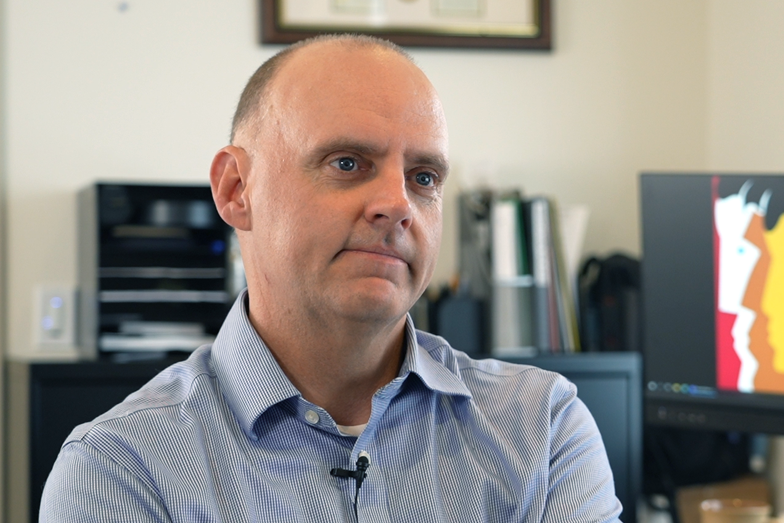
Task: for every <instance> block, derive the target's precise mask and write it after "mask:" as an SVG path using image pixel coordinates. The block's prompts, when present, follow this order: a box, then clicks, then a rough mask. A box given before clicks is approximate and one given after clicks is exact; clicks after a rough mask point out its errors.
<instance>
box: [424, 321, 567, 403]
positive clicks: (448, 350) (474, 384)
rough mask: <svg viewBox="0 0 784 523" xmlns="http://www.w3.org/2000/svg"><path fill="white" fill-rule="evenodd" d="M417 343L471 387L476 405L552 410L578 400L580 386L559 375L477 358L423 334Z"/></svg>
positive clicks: (430, 335)
mask: <svg viewBox="0 0 784 523" xmlns="http://www.w3.org/2000/svg"><path fill="white" fill-rule="evenodd" d="M417 343H418V344H419V346H420V347H421V348H422V349H424V350H425V351H426V352H427V354H428V355H429V356H430V358H432V359H433V360H435V361H436V362H437V363H438V364H440V365H441V366H443V367H444V368H445V369H446V370H447V371H448V372H450V373H451V374H453V375H454V376H455V377H457V378H458V379H459V380H460V381H461V382H462V383H463V384H464V385H465V386H466V388H468V390H469V391H470V392H471V395H472V397H473V399H474V401H475V402H478V403H487V404H488V406H494V407H495V408H504V407H508V406H510V405H514V406H515V407H516V408H519V407H520V406H521V405H522V406H525V407H526V408H531V407H532V406H538V407H540V408H542V409H546V410H547V411H552V410H554V409H558V408H559V406H563V405H566V404H569V403H571V402H572V401H573V400H575V399H576V397H577V389H576V387H575V386H574V385H573V384H572V383H571V382H569V381H568V380H567V379H566V378H564V377H563V376H561V375H560V374H558V373H555V372H551V371H547V370H543V369H540V368H538V367H534V366H532V365H525V364H518V363H509V362H505V361H501V360H497V359H493V358H484V359H475V358H472V357H470V356H469V355H467V354H466V353H464V352H461V351H458V350H455V349H453V348H452V347H451V346H450V345H449V343H448V342H447V341H446V340H445V339H443V338H441V337H440V336H435V335H433V334H429V333H426V332H422V331H417Z"/></svg>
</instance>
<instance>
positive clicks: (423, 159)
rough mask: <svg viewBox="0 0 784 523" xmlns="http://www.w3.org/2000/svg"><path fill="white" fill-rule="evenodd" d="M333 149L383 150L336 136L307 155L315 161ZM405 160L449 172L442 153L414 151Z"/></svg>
mask: <svg viewBox="0 0 784 523" xmlns="http://www.w3.org/2000/svg"><path fill="white" fill-rule="evenodd" d="M335 151H353V152H356V153H358V154H362V155H364V156H378V155H382V154H384V152H385V150H384V148H382V147H376V146H375V145H373V144H371V143H368V142H362V141H359V140H354V139H351V138H336V139H334V140H330V141H328V142H325V143H323V144H321V145H319V146H318V147H316V148H315V149H314V150H313V151H312V152H311V154H310V155H309V156H310V158H311V161H313V162H314V163H316V162H319V161H321V159H323V158H324V157H326V156H327V155H329V154H331V153H333V152H335ZM406 161H408V162H411V163H415V164H421V165H426V166H430V167H432V168H434V169H436V170H437V171H439V172H440V173H442V174H443V175H446V174H448V173H449V161H448V160H447V159H446V157H445V156H444V155H442V154H431V153H427V152H419V151H414V152H412V153H411V154H407V155H406Z"/></svg>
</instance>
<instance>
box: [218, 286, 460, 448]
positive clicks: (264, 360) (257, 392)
mask: <svg viewBox="0 0 784 523" xmlns="http://www.w3.org/2000/svg"><path fill="white" fill-rule="evenodd" d="M247 296H248V291H247V290H245V291H243V292H242V293H241V294H240V295H239V296H238V297H237V300H236V301H235V302H234V306H233V307H232V308H231V310H230V311H229V313H228V315H227V316H226V320H225V321H224V322H223V326H222V327H221V329H220V331H219V332H218V335H217V337H216V338H215V342H214V343H213V346H212V362H213V366H214V369H215V374H216V375H217V377H218V382H219V384H220V388H221V391H222V393H223V395H224V397H225V398H226V401H227V402H228V404H229V406H230V407H231V409H232V411H233V412H234V415H235V416H236V417H237V421H238V422H239V424H240V427H241V428H242V430H243V432H245V434H246V436H247V437H248V438H250V439H253V440H256V439H258V437H257V436H256V434H255V431H254V425H255V423H256V420H258V418H259V416H261V415H262V414H263V413H264V412H265V411H266V410H267V409H268V408H270V407H272V406H273V405H276V404H278V403H280V402H282V401H285V400H287V399H289V398H294V397H298V396H300V392H299V390H297V388H296V387H295V386H294V385H293V384H292V383H291V381H290V380H289V379H288V377H287V376H286V374H285V373H284V372H283V370H282V369H281V368H280V365H278V362H277V360H275V357H274V356H273V355H272V353H271V352H270V350H269V348H268V347H267V345H266V344H265V343H264V340H262V339H261V337H260V336H259V334H258V333H257V332H256V329H255V328H254V327H253V325H252V324H251V322H250V319H249V317H248V299H247ZM410 374H416V375H417V376H418V377H419V378H420V380H421V381H422V383H423V384H424V385H425V386H426V387H427V388H428V389H430V390H431V391H435V392H440V393H443V394H447V395H459V396H467V397H471V393H470V392H469V391H468V388H467V387H466V386H465V384H464V383H463V382H462V381H461V380H460V378H459V377H458V376H456V375H455V374H454V373H453V372H452V371H450V370H449V369H448V368H447V367H445V366H444V365H443V363H441V362H439V361H437V360H436V359H434V355H432V354H431V353H430V352H428V351H427V350H425V349H424V348H423V347H422V346H420V345H419V343H418V342H417V334H416V329H415V328H414V322H413V321H412V319H411V316H407V317H406V357H405V358H404V360H403V364H402V365H401V368H400V373H399V374H398V377H399V378H402V379H401V381H404V380H405V379H406V378H407V377H408V376H409V375H410Z"/></svg>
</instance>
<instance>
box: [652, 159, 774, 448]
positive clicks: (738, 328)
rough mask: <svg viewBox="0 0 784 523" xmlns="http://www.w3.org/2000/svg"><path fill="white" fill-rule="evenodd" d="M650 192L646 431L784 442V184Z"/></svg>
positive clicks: (770, 178)
mask: <svg viewBox="0 0 784 523" xmlns="http://www.w3.org/2000/svg"><path fill="white" fill-rule="evenodd" d="M640 191H641V213H642V222H641V223H642V247H643V263H642V299H643V305H642V309H643V312H642V314H643V320H642V325H643V352H644V357H645V417H646V421H647V422H649V423H657V424H664V425H674V426H682V427H695V428H698V427H703V428H709V429H716V430H738V431H748V432H765V433H784V220H781V223H779V222H780V220H779V217H780V216H781V214H782V213H784V175H743V174H732V175H727V174H721V175H718V174H642V175H641V180H640Z"/></svg>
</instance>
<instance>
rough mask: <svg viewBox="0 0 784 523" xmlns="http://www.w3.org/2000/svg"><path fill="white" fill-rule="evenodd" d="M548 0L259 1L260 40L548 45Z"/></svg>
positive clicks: (530, 46)
mask: <svg viewBox="0 0 784 523" xmlns="http://www.w3.org/2000/svg"><path fill="white" fill-rule="evenodd" d="M550 1H551V0H260V2H261V9H260V11H259V15H260V18H261V40H262V43H265V44H288V43H293V42H296V41H298V40H303V39H305V38H308V37H311V36H314V35H317V34H324V33H364V34H371V35H375V36H379V37H382V38H387V39H389V40H391V41H393V42H395V43H397V44H399V45H402V46H411V47H480V48H481V47H483V48H516V49H536V50H549V49H551V45H552V43H551V42H552V28H551V8H550Z"/></svg>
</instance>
